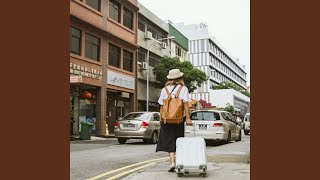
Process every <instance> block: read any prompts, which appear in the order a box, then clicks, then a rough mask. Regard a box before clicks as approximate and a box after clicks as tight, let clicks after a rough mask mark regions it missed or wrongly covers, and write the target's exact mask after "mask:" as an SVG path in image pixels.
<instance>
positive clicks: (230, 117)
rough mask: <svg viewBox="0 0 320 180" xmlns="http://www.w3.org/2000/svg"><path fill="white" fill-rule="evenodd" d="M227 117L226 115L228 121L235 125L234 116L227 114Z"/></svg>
mask: <svg viewBox="0 0 320 180" xmlns="http://www.w3.org/2000/svg"><path fill="white" fill-rule="evenodd" d="M227 115H228V117H229V119H230V121H232V122H234V123H236V120H235V118H234V116H232V115H231V114H230V113H227Z"/></svg>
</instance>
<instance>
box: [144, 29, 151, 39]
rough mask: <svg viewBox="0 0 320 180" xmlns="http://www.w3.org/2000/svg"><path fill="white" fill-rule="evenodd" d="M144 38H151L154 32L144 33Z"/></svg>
mask: <svg viewBox="0 0 320 180" xmlns="http://www.w3.org/2000/svg"><path fill="white" fill-rule="evenodd" d="M144 38H145V39H151V38H152V32H150V31H147V33H145V35H144Z"/></svg>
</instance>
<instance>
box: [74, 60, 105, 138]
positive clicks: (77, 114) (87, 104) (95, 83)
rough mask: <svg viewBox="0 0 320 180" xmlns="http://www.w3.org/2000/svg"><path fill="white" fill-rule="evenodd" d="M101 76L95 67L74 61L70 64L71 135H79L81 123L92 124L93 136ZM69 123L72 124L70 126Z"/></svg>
mask: <svg viewBox="0 0 320 180" xmlns="http://www.w3.org/2000/svg"><path fill="white" fill-rule="evenodd" d="M93 67H95V68H93ZM101 76H102V72H101V70H100V68H99V66H97V65H94V66H92V65H91V66H90V65H87V64H86V63H83V62H77V61H76V60H75V61H71V62H70V125H72V129H70V133H71V134H75V135H79V133H80V132H81V122H82V121H88V122H91V123H93V124H94V126H93V134H94V133H95V130H96V122H97V114H98V112H99V111H98V109H99V108H97V98H99V94H98V92H99V91H100V90H101ZM99 113H101V112H99ZM71 122H73V123H72V124H71ZM71 131H72V132H71Z"/></svg>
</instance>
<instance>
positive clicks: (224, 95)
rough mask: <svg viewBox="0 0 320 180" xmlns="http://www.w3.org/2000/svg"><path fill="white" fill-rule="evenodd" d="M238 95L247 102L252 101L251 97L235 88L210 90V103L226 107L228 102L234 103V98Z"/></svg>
mask: <svg viewBox="0 0 320 180" xmlns="http://www.w3.org/2000/svg"><path fill="white" fill-rule="evenodd" d="M234 97H237V98H239V99H241V100H243V101H245V102H250V98H249V97H247V96H245V95H243V94H242V93H240V92H238V91H236V90H234V89H219V90H210V103H211V104H213V105H214V106H218V107H222V108H223V107H226V105H227V103H229V104H231V105H234V103H233V99H234Z"/></svg>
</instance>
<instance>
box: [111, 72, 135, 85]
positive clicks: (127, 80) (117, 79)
mask: <svg viewBox="0 0 320 180" xmlns="http://www.w3.org/2000/svg"><path fill="white" fill-rule="evenodd" d="M107 84H110V85H114V86H119V87H124V88H128V89H135V81H134V78H133V77H130V76H126V75H123V74H119V73H116V72H113V71H108V73H107Z"/></svg>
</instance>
